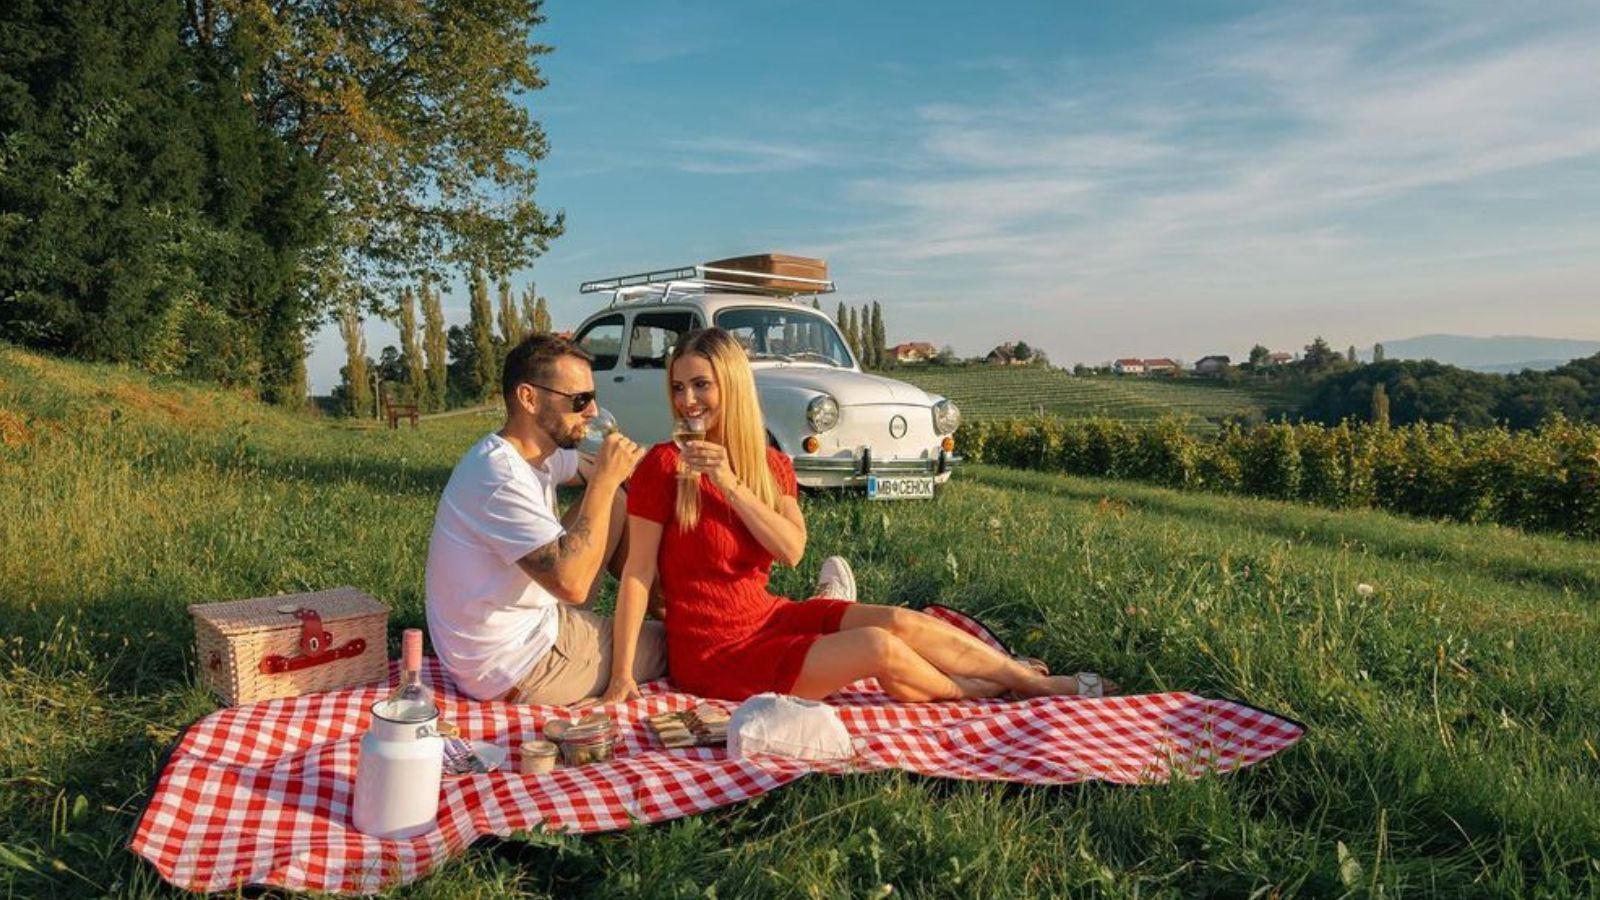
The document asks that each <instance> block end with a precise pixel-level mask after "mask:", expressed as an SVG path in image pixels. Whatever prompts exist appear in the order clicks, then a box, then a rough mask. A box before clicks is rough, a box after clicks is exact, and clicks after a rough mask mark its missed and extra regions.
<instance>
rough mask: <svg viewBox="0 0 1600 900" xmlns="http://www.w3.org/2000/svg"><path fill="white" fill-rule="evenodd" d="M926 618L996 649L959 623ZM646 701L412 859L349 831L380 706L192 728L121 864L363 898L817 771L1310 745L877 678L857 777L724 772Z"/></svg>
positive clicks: (774, 766) (512, 712)
mask: <svg viewBox="0 0 1600 900" xmlns="http://www.w3.org/2000/svg"><path fill="white" fill-rule="evenodd" d="M927 611H928V612H929V613H931V614H933V615H937V616H939V617H940V618H943V619H945V620H946V621H949V622H952V623H953V624H956V625H958V626H960V627H962V628H964V629H966V630H968V631H970V632H972V633H973V634H977V635H979V636H980V637H983V638H984V639H985V640H986V641H988V642H990V643H992V644H994V645H995V646H996V647H1000V649H1005V648H1004V647H1001V645H1000V644H999V642H998V640H997V639H995V637H994V636H993V635H992V634H990V633H988V631H987V630H986V629H984V628H983V627H982V626H981V625H980V624H979V623H977V622H976V621H974V620H973V619H971V618H968V617H966V616H964V615H962V614H961V613H958V612H955V611H953V610H949V609H945V608H943V607H931V608H930V609H929V610H927ZM423 675H424V677H425V678H427V679H428V682H429V684H431V685H432V686H433V688H434V690H435V692H436V695H437V697H438V698H439V703H440V707H441V709H442V711H443V713H444V717H445V718H447V719H449V720H451V721H454V722H456V723H457V724H458V725H460V726H461V729H462V732H463V733H464V734H465V735H467V736H469V737H473V738H481V739H484V740H488V741H493V742H496V743H500V744H504V745H508V746H511V747H512V748H513V749H515V745H516V744H518V743H519V742H520V741H521V736H522V735H523V734H524V733H532V732H534V731H536V730H537V729H538V727H539V726H540V725H542V724H543V722H544V721H545V720H546V719H548V718H551V717H552V716H554V715H555V714H557V713H558V712H560V711H558V710H556V709H552V708H550V707H536V706H516V705H513V704H508V703H481V702H478V701H475V700H471V699H470V698H465V697H462V696H460V695H457V694H455V693H454V692H453V691H452V690H451V689H450V687H449V685H448V683H447V679H446V678H445V676H444V674H443V672H442V670H441V669H440V668H439V667H438V665H437V664H436V661H435V660H432V659H429V660H426V661H425V663H424V667H423ZM644 690H645V694H646V696H645V697H644V698H643V699H640V700H636V701H633V702H631V703H628V704H624V705H621V706H618V707H614V708H612V709H610V710H609V711H610V712H611V714H612V715H613V716H614V717H615V718H616V719H617V723H618V727H619V730H620V732H621V735H622V738H621V740H622V745H621V747H620V748H619V751H618V753H619V758H618V759H616V760H613V761H612V762H609V763H603V764H597V765H591V766H585V767H583V768H580V769H558V770H557V771H556V772H554V773H551V774H549V775H543V776H537V777H526V776H521V775H517V774H515V772H514V771H510V772H507V771H501V772H492V773H490V774H487V775H473V776H467V777H463V778H454V779H446V781H445V784H444V788H443V790H442V792H441V796H440V804H439V822H438V827H437V828H436V829H435V830H434V831H432V832H430V833H428V834H425V835H422V836H420V837H417V838H413V839H410V840H404V841H381V840H376V839H374V838H369V837H366V836H365V835H362V834H360V833H358V832H356V831H355V830H354V829H353V828H352V827H351V825H350V803H351V793H352V791H353V786H354V781H355V768H356V754H357V745H358V743H359V741H360V738H361V735H362V734H363V733H364V732H365V731H366V727H367V724H368V722H367V720H368V717H369V716H368V712H367V710H368V707H370V706H371V705H372V704H373V703H374V702H376V701H377V700H380V699H382V697H383V696H384V693H385V691H386V689H384V688H362V689H351V690H344V691H333V692H329V693H323V694H315V695H311V696H306V697H299V698H293V699H287V700H273V701H268V702H265V703H258V704H255V705H253V706H247V707H240V708H235V709H225V710H221V711H219V712H216V713H213V714H212V715H209V716H207V717H205V718H204V719H202V720H200V721H199V722H197V723H195V725H194V726H193V727H191V728H190V729H189V730H188V731H187V732H186V733H185V734H184V736H183V738H182V740H181V741H180V742H179V744H178V746H177V747H176V748H175V749H174V751H173V752H172V754H171V756H170V757H169V758H168V761H167V764H166V766H165V769H164V770H163V771H162V773H161V778H160V781H159V782H158V783H157V785H156V789H155V793H154V794H153V796H152V797H151V799H150V802H149V804H148V806H147V807H146V809H145V812H144V815H143V817H142V818H141V819H140V821H139V825H138V828H137V829H136V830H135V832H134V835H133V838H132V840H131V841H130V847H131V849H132V850H133V851H134V852H136V853H138V854H139V855H141V856H143V857H144V858H145V859H147V860H149V861H150V863H151V864H152V865H154V866H155V868H156V870H157V871H159V872H160V873H161V875H162V877H164V878H166V879H167V880H168V881H170V882H172V883H173V884H175V885H177V886H179V887H182V888H187V889H189V890H195V891H220V890H231V889H234V888H236V887H238V886H241V885H251V884H259V885H272V886H277V887H282V888H288V889H292V890H314V891H337V892H371V891H376V890H379V889H381V888H384V887H388V886H393V885H396V884H402V883H405V882H408V881H412V880H414V879H416V878H419V877H421V876H423V875H426V874H427V873H428V872H429V871H431V870H432V869H433V868H434V867H435V866H437V865H439V864H440V863H442V862H444V861H445V860H447V859H449V858H450V857H452V856H454V855H456V854H459V853H461V852H462V851H463V850H465V849H466V848H467V846H468V845H470V844H471V843H472V842H473V841H474V840H476V839H477V838H478V837H480V836H484V835H501V836H504V835H508V834H510V833H511V832H513V831H516V830H518V829H531V828H540V827H543V828H546V829H549V830H554V831H566V832H574V833H594V832H601V831H613V830H616V829H620V828H626V827H628V826H629V825H630V824H633V823H636V822H638V823H650V822H662V821H666V820H669V819H676V818H679V817H682V816H688V815H694V814H696V813H701V812H705V811H706V810H711V809H716V808H718V807H722V806H728V805H730V804H733V803H738V802H739V801H741V800H748V799H750V798H751V797H755V796H758V795H760V794H763V793H766V792H767V791H770V790H772V789H774V788H777V787H781V786H783V785H785V784H788V783H789V782H791V781H794V780H796V779H798V778H800V777H801V776H803V775H806V774H808V773H810V772H817V771H846V770H851V771H863V770H874V769H904V770H906V771H910V772H916V773H919V774H923V775H936V776H940V777H945V778H968V779H976V780H985V781H1013V782H1019V783H1024V784H1072V783H1075V782H1079V781H1084V780H1088V779H1098V780H1103V781H1110V782H1115V783H1120V784H1141V783H1150V782H1160V781H1164V780H1166V779H1168V778H1170V777H1172V775H1174V774H1181V775H1185V776H1194V775H1200V774H1205V773H1221V772H1228V771H1232V770H1233V769H1236V768H1239V767H1241V766H1247V765H1251V764H1253V763H1256V762H1260V761H1261V760H1263V759H1266V758H1267V757H1269V756H1272V755H1273V754H1275V753H1277V752H1279V751H1281V750H1283V749H1285V748H1287V747H1289V746H1291V745H1293V744H1294V743H1295V742H1296V741H1298V740H1299V739H1300V738H1301V736H1302V735H1303V734H1304V731H1305V729H1304V727H1303V726H1301V725H1300V724H1299V723H1296V722H1293V721H1290V720H1288V719H1284V718H1282V717H1279V716H1276V715H1273V714H1272V713H1268V712H1265V711H1262V710H1258V709H1255V708H1254V707H1251V706H1247V705H1245V704H1242V703H1236V702H1233V701H1230V700H1213V699H1207V698H1203V697H1198V696H1195V695H1193V694H1186V693H1165V694H1146V695H1138V696H1130V697H1110V698H1105V699H1100V700H1087V699H1067V698H1049V699H1037V700H1029V701H1025V702H1001V701H973V702H965V703H896V702H894V701H892V700H890V699H889V698H888V697H886V696H885V695H883V694H882V693H881V692H879V691H878V690H877V687H876V685H875V684H874V683H873V682H871V681H870V680H869V681H864V682H859V683H857V684H855V685H851V686H850V687H849V688H847V689H846V690H844V691H841V692H840V693H839V694H837V695H835V696H834V697H833V698H831V699H830V702H832V703H834V704H835V705H836V706H838V708H839V713H840V716H841V717H842V718H843V719H844V722H845V725H846V726H847V727H848V728H849V729H850V731H851V733H852V734H853V735H855V736H856V738H857V742H856V743H857V747H858V756H857V758H856V759H854V760H851V761H849V762H844V763H831V764H818V763H803V762H798V761H795V760H789V759H783V758H773V757H768V758H759V759H729V758H727V755H726V753H724V752H723V751H722V750H720V749H719V750H711V749H691V750H665V749H662V748H660V747H657V746H656V745H655V744H654V742H653V740H652V738H651V737H650V735H649V732H648V730H647V728H646V726H645V724H644V720H645V718H646V717H648V716H651V715H655V714H656V713H660V712H666V711H669V710H679V709H687V708H689V707H692V706H694V705H695V704H696V703H698V702H701V701H700V700H699V699H698V698H696V697H692V696H689V695H687V694H678V693H673V692H671V691H670V690H669V689H668V688H667V686H666V685H665V684H664V683H660V682H657V683H652V684H649V685H645V687H644ZM721 705H722V706H724V707H726V708H732V707H733V705H734V704H727V703H725V704H721ZM513 758H514V757H513Z"/></svg>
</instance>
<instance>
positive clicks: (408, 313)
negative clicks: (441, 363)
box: [399, 287, 428, 406]
mask: <svg viewBox="0 0 1600 900" xmlns="http://www.w3.org/2000/svg"><path fill="white" fill-rule="evenodd" d="M399 326H400V357H401V359H402V361H403V362H404V363H405V367H406V383H407V385H408V386H409V387H410V388H411V402H412V403H415V404H417V405H418V406H422V405H424V404H425V403H426V402H427V401H426V399H425V398H426V397H427V396H428V375H427V366H426V364H425V363H424V362H423V359H422V348H421V347H420V346H419V345H418V342H417V299H416V296H415V295H413V294H412V293H411V288H409V287H408V288H406V289H405V290H404V291H402V292H401V293H400V322H399Z"/></svg>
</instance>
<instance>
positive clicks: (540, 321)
mask: <svg viewBox="0 0 1600 900" xmlns="http://www.w3.org/2000/svg"><path fill="white" fill-rule="evenodd" d="M533 330H534V331H537V332H539V333H540V334H549V333H550V332H552V331H555V330H556V326H555V324H554V323H552V322H551V321H550V307H548V306H546V305H545V302H544V295H543V294H540V295H539V301H538V302H537V303H536V304H534V307H533Z"/></svg>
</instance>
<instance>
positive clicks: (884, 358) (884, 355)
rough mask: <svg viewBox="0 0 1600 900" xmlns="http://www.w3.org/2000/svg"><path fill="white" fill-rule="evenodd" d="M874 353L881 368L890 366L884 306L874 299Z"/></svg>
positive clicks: (876, 362) (877, 364)
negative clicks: (884, 326) (884, 323)
mask: <svg viewBox="0 0 1600 900" xmlns="http://www.w3.org/2000/svg"><path fill="white" fill-rule="evenodd" d="M872 355H873V358H874V360H875V365H876V367H877V368H879V369H885V368H888V366H889V347H888V337H887V335H886V333H885V332H884V328H883V307H882V306H881V305H880V304H879V303H878V301H876V300H874V301H872Z"/></svg>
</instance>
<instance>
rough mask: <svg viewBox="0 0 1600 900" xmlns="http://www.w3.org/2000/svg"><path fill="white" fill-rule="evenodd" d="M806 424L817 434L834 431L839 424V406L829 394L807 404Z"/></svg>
mask: <svg viewBox="0 0 1600 900" xmlns="http://www.w3.org/2000/svg"><path fill="white" fill-rule="evenodd" d="M806 424H808V425H810V426H811V430H812V431H815V432H816V433H817V434H821V433H823V432H824V431H832V430H833V427H834V426H835V425H838V424H839V404H838V402H837V401H835V400H834V399H833V398H832V397H829V396H828V395H827V394H821V395H819V396H816V397H813V398H811V402H810V403H807V404H806Z"/></svg>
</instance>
